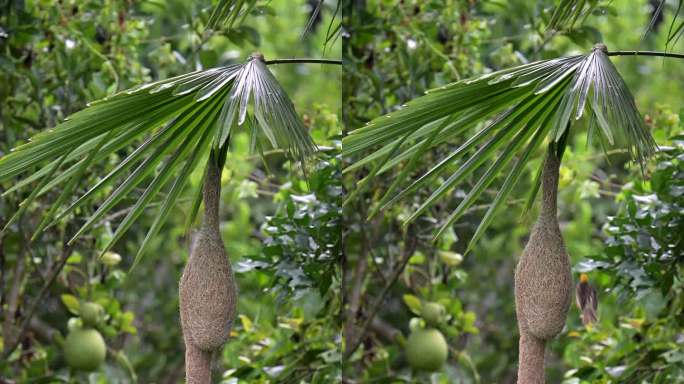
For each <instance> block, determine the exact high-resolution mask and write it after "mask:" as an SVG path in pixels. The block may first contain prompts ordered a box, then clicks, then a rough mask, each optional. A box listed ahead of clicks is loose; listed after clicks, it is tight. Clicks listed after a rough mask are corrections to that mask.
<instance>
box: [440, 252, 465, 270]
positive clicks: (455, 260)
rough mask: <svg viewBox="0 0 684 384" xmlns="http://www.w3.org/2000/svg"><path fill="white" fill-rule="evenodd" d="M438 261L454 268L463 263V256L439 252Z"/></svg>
mask: <svg viewBox="0 0 684 384" xmlns="http://www.w3.org/2000/svg"><path fill="white" fill-rule="evenodd" d="M439 259H440V260H442V263H444V264H446V265H447V266H449V267H455V266H457V265H459V264H461V262H463V255H461V254H460V253H456V252H450V251H439Z"/></svg>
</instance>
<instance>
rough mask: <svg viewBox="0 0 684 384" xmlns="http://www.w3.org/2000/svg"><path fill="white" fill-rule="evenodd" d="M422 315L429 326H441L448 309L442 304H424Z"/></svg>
mask: <svg viewBox="0 0 684 384" xmlns="http://www.w3.org/2000/svg"><path fill="white" fill-rule="evenodd" d="M420 315H421V316H422V317H423V319H424V320H425V322H426V323H428V324H429V325H433V326H434V325H439V324H441V323H442V321H444V318H445V317H446V309H444V306H443V305H442V304H440V303H424V304H423V305H422V308H421V311H420Z"/></svg>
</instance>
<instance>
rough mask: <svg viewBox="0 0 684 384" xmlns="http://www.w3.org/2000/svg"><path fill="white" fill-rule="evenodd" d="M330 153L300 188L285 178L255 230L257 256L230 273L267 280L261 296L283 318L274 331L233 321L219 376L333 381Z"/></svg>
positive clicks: (334, 204)
mask: <svg viewBox="0 0 684 384" xmlns="http://www.w3.org/2000/svg"><path fill="white" fill-rule="evenodd" d="M338 152H339V149H334V150H333V151H332V153H329V154H325V155H323V158H322V159H321V160H320V161H319V162H318V163H317V164H316V165H315V166H314V167H313V169H312V171H311V174H310V177H309V179H308V183H305V182H304V181H303V180H301V179H292V180H291V181H290V182H289V183H287V184H284V185H283V186H282V187H281V189H280V191H278V193H277V195H276V197H275V200H277V201H279V208H278V210H277V212H276V214H275V215H273V216H271V217H268V218H266V221H265V222H264V223H263V225H262V232H263V234H264V235H265V238H264V239H263V242H262V244H263V246H262V248H261V249H260V253H259V254H258V255H254V256H248V257H245V258H244V259H243V260H242V261H241V262H240V263H239V264H238V265H237V266H236V271H237V273H238V275H243V274H250V273H258V274H259V275H260V276H264V277H268V280H267V282H265V283H264V288H263V289H265V290H268V292H269V296H272V297H273V298H274V300H275V305H277V306H278V307H280V308H283V310H282V311H280V312H281V313H282V314H283V315H281V317H279V318H278V319H277V324H265V323H259V324H256V323H253V322H252V320H251V319H250V318H249V317H248V314H241V315H240V325H239V327H240V329H239V330H238V335H239V336H238V340H236V341H235V342H234V343H232V344H231V345H229V346H228V347H227V348H226V350H225V351H224V358H225V359H226V360H228V361H230V364H229V366H231V367H235V368H234V369H231V370H229V371H227V372H226V374H225V375H224V376H225V377H229V378H233V379H238V380H244V381H245V382H271V381H277V382H280V381H295V382H299V381H305V382H312V383H327V382H335V381H337V380H340V377H341V372H340V370H339V362H340V359H341V355H340V349H339V345H338V342H339V340H337V338H338V337H339V331H338V330H339V327H340V324H339V319H338V314H339V309H340V304H341V303H340V299H341V298H340V295H339V294H338V293H339V290H340V270H339V261H340V260H339V255H340V246H341V237H340V235H341V215H340V211H341V193H342V190H341V186H340V183H341V182H340V178H339V174H340V168H339V158H338V157H339V155H338V154H337V153H338ZM257 316H259V314H258V313H257ZM247 345H252V346H258V347H256V348H254V347H252V348H246V346H247ZM245 351H247V352H245ZM236 354H240V356H241V358H240V359H236V358H235V355H236ZM291 377H294V378H295V379H288V378H291Z"/></svg>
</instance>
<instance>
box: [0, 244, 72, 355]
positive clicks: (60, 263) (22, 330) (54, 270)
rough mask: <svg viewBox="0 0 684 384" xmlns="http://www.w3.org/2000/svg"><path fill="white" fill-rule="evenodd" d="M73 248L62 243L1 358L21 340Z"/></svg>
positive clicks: (8, 353) (9, 352) (10, 351)
mask: <svg viewBox="0 0 684 384" xmlns="http://www.w3.org/2000/svg"><path fill="white" fill-rule="evenodd" d="M72 249H73V246H70V245H64V246H63V248H62V254H61V255H60V259H59V260H58V261H57V264H56V265H54V266H53V267H52V270H51V271H50V274H49V275H48V279H47V281H46V282H45V284H43V287H42V288H41V289H40V292H39V293H38V296H37V297H36V298H35V300H33V303H31V307H30V308H29V309H28V311H27V312H26V314H25V315H24V320H23V321H22V323H21V326H20V327H19V333H18V334H17V335H16V337H15V338H13V339H12V342H11V343H10V344H8V345H7V347H6V348H5V350H4V351H3V353H2V359H6V358H7V357H8V356H9V355H10V354H11V353H12V351H14V350H15V349H16V348H17V346H18V345H19V342H21V339H22V338H23V337H24V334H25V333H26V330H27V329H28V327H29V325H30V324H31V318H32V317H33V315H34V314H35V312H36V310H37V309H38V305H39V304H40V303H41V302H42V301H43V299H44V298H45V295H46V294H47V292H48V290H49V289H50V286H52V283H54V281H55V279H56V278H57V276H58V275H59V273H60V272H61V271H62V268H64V264H66V261H67V259H68V258H69V256H70V255H71V250H72Z"/></svg>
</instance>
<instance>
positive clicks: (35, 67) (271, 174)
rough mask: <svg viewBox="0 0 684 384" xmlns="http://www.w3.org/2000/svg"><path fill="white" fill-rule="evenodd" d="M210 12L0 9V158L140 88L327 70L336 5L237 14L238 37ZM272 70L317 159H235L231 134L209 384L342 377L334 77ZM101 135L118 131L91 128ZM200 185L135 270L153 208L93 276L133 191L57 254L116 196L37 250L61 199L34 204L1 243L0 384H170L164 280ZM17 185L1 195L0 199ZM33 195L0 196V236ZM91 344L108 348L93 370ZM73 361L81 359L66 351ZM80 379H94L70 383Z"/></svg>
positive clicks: (266, 5) (244, 145)
mask: <svg viewBox="0 0 684 384" xmlns="http://www.w3.org/2000/svg"><path fill="white" fill-rule="evenodd" d="M219 3H221V4H223V3H226V2H211V1H202V2H195V1H166V2H161V1H142V2H128V1H105V2H101V1H27V2H13V1H10V2H3V3H1V4H0V7H1V8H2V11H1V13H0V50H1V51H2V55H1V56H0V67H2V75H1V76H2V81H1V83H2V84H1V85H0V100H1V104H2V108H0V117H1V118H0V157H2V156H4V155H6V154H7V153H9V151H10V148H13V147H16V146H18V145H21V144H22V143H25V142H26V140H27V139H28V138H29V137H31V136H33V135H34V134H35V133H37V132H40V131H45V130H47V129H49V128H51V127H54V126H55V125H57V124H58V123H59V122H61V121H63V120H64V119H65V118H66V117H67V116H69V115H70V114H72V113H74V112H76V111H79V110H81V109H83V108H84V107H86V104H87V103H89V102H92V101H95V100H98V99H102V98H104V97H107V96H111V95H113V94H115V93H117V92H120V91H122V90H125V89H128V88H131V87H133V86H135V85H138V84H143V83H149V82H152V81H156V80H163V79H167V78H170V77H173V76H177V75H180V74H183V73H187V72H191V71H194V70H199V69H207V68H212V67H217V66H224V65H229V64H235V63H242V62H244V61H245V60H247V58H248V57H249V56H250V55H251V54H252V53H253V52H255V51H258V52H261V53H262V54H263V55H264V56H265V58H266V59H267V60H269V59H281V58H293V57H300V58H303V57H314V58H339V52H340V41H339V39H335V38H334V36H335V34H334V31H335V26H336V25H337V24H339V18H338V17H337V16H334V15H335V9H336V6H335V4H329V3H327V2H326V3H327V4H325V5H323V6H322V7H321V8H320V9H318V11H316V4H309V2H306V1H302V2H297V3H296V6H293V4H291V3H290V2H285V1H247V2H240V3H241V4H242V5H243V7H244V8H243V12H242V13H240V14H239V17H238V18H237V19H236V20H235V21H233V22H232V23H231V22H225V23H217V24H216V26H215V27H214V29H213V30H209V29H207V28H206V26H207V24H208V22H209V19H210V15H211V13H212V10H213V9H214V8H215V7H216V6H217V5H218V4H219ZM316 12H318V13H317V14H318V16H316V17H312V16H315V13H316ZM229 21H230V20H229ZM331 37H333V38H331ZM269 69H270V70H271V71H273V73H274V74H275V76H276V78H277V80H278V82H279V83H280V84H281V85H282V87H283V88H284V89H285V90H286V92H287V93H288V95H289V97H290V98H291V100H292V101H293V103H294V106H295V108H296V110H297V112H298V114H299V116H300V117H301V118H302V119H303V121H304V125H305V127H306V129H307V130H308V131H309V133H310V134H311V136H312V137H313V139H314V141H315V142H316V144H318V145H319V146H321V147H322V148H323V150H322V151H321V153H320V154H319V155H317V156H315V157H314V158H313V159H311V160H309V163H308V164H307V165H306V166H305V167H304V168H302V167H301V166H300V165H298V164H297V163H296V162H293V161H289V160H288V158H286V157H285V156H284V155H283V153H282V151H279V150H275V151H265V152H263V154H260V153H259V151H256V152H250V148H251V147H252V145H251V143H250V135H249V132H248V131H246V130H245V131H242V132H239V131H238V133H237V134H233V136H232V137H231V148H230V152H229V154H228V158H227V161H226V166H225V170H224V172H223V178H222V187H223V188H222V189H223V193H222V198H221V211H220V220H221V223H220V224H221V227H220V228H221V234H222V237H223V239H224V241H225V243H226V248H227V253H228V255H230V257H231V260H232V263H233V268H234V270H235V273H236V277H237V283H238V285H239V287H240V293H241V294H240V300H239V306H238V318H237V319H236V321H235V324H234V326H233V331H232V337H231V342H230V343H229V344H228V345H227V346H226V347H225V349H224V350H223V351H221V353H219V354H218V357H217V358H216V363H215V367H214V370H215V374H214V377H215V378H217V380H222V382H226V383H233V382H238V380H239V381H240V382H272V381H282V380H284V378H287V379H288V380H294V381H298V380H305V381H308V382H330V381H333V380H335V378H336V377H339V375H340V372H339V364H338V363H337V362H339V360H340V352H339V351H340V345H339V343H336V338H337V335H338V334H339V332H338V330H339V328H340V325H339V320H338V318H337V316H336V315H337V313H338V312H339V308H340V300H339V296H338V295H337V294H336V292H339V283H340V280H339V273H340V269H339V260H338V255H339V247H340V236H339V233H340V230H339V224H340V215H339V212H338V211H339V209H340V208H339V207H340V201H339V200H340V198H341V194H342V193H341V187H340V184H339V181H338V180H339V177H337V174H338V173H339V160H338V159H337V158H336V157H337V155H336V153H337V152H338V150H339V143H338V141H337V138H336V135H338V134H339V131H340V125H339V122H338V117H337V116H338V114H339V113H340V107H341V100H340V98H339V93H340V82H339V78H340V77H339V75H340V68H339V67H338V66H325V65H318V64H282V65H276V66H271V67H269ZM113 117H115V118H127V116H106V117H104V118H113ZM143 139H144V137H141V138H139V139H137V140H138V141H136V142H134V144H135V145H139V144H140V143H141V142H142V140H143ZM134 148H135V147H134V146H124V147H122V148H120V149H118V150H117V151H116V152H115V153H112V154H111V155H109V156H108V157H107V158H106V159H105V161H104V162H100V163H99V164H97V165H96V166H94V167H90V168H88V169H87V170H86V171H85V173H84V174H82V175H81V177H80V178H79V180H78V182H77V183H76V185H75V188H74V192H73V196H68V198H69V199H75V198H77V197H78V196H80V195H82V194H83V193H85V192H86V191H87V190H88V189H89V188H90V186H92V185H94V184H95V182H96V181H97V180H98V179H99V178H101V177H102V176H103V175H105V174H106V172H109V171H110V170H111V169H113V168H114V167H115V166H116V165H118V164H119V163H120V162H121V161H122V160H123V159H124V158H125V157H126V156H128V155H129V154H130V153H131V152H132V151H133V149H134ZM37 169H40V168H39V167H36V170H37ZM203 169H204V167H198V168H197V169H196V170H195V171H194V172H193V173H192V174H191V175H190V179H189V180H190V187H189V188H187V189H186V190H185V192H184V193H181V195H180V197H179V198H178V200H177V201H176V202H175V204H174V206H173V209H172V210H171V213H170V215H169V217H168V220H167V221H166V222H165V224H163V226H162V228H161V229H160V231H159V232H158V234H157V235H156V236H154V237H153V238H152V239H151V241H150V242H149V246H148V248H147V252H146V254H145V257H144V258H142V259H141V261H140V263H139V264H137V265H136V266H135V268H134V269H131V266H132V264H133V261H134V258H135V256H136V253H137V251H138V249H139V247H140V245H141V244H142V243H143V240H144V238H145V236H146V233H147V231H148V230H149V228H150V227H151V226H152V225H153V222H154V221H155V218H156V217H157V215H158V211H159V208H160V206H161V205H162V203H163V201H164V197H165V196H166V193H168V190H164V191H163V193H162V194H161V195H160V196H159V197H158V198H157V199H155V200H153V201H152V202H151V203H150V204H147V205H146V207H145V211H144V213H143V214H142V215H141V216H140V218H139V219H138V220H137V221H136V222H135V223H133V225H132V226H131V227H130V229H129V231H128V232H126V233H125V234H124V235H123V237H122V238H121V239H120V240H119V241H117V242H116V243H115V245H114V247H113V248H112V249H111V251H110V252H107V253H105V254H104V255H103V256H102V257H101V258H100V253H101V251H102V250H103V249H104V247H106V245H107V244H108V243H109V241H110V240H111V238H112V236H113V234H114V232H115V231H116V229H117V227H118V225H119V223H120V222H121V220H122V219H123V218H124V216H126V215H127V213H128V212H129V211H130V209H131V206H132V205H133V204H134V203H135V202H136V200H137V199H138V198H139V196H141V194H142V189H141V190H135V191H133V193H132V195H131V196H128V197H127V198H125V199H124V200H123V201H122V202H121V203H120V204H118V205H117V206H115V207H114V209H113V210H112V211H111V212H109V214H108V215H106V216H105V217H104V218H103V219H101V220H98V221H97V222H96V223H95V225H94V226H93V228H92V230H90V231H87V232H85V233H84V235H83V236H82V237H81V238H79V239H78V240H77V241H76V242H74V243H73V245H67V244H66V241H67V240H69V239H70V238H71V236H73V235H74V233H75V232H76V231H77V230H78V228H79V227H81V226H82V225H83V223H84V222H85V220H86V219H87V218H88V217H89V216H90V215H91V214H92V213H93V212H94V211H95V209H97V208H98V203H99V202H102V201H103V200H104V199H105V198H107V197H108V196H109V195H110V194H111V193H112V192H113V190H114V189H113V187H112V186H109V187H107V188H104V189H103V190H101V191H99V192H98V193H97V195H96V196H93V199H92V200H91V203H89V204H85V205H83V206H82V207H80V208H79V209H78V210H77V211H76V212H74V214H73V215H68V216H67V217H66V218H65V219H64V220H61V221H59V222H58V223H57V224H56V225H54V226H51V227H48V228H47V229H46V230H45V231H44V232H42V233H39V234H38V235H37V236H35V238H34V239H31V237H32V234H33V233H34V231H35V230H36V228H37V226H38V224H39V223H40V222H41V218H42V215H44V214H45V213H46V212H47V211H49V210H50V209H51V207H52V205H53V203H54V202H55V201H56V199H57V198H58V196H59V195H60V192H61V189H60V188H55V189H54V190H51V191H50V192H48V193H45V194H44V195H43V196H38V197H37V198H36V199H35V200H33V202H32V203H31V204H30V206H27V207H26V209H25V212H24V214H23V215H22V216H21V217H20V218H19V219H18V220H16V221H15V222H13V223H11V224H10V225H8V226H7V228H6V231H4V232H3V233H2V235H0V269H1V271H2V279H1V280H0V292H2V314H1V316H0V317H1V318H2V332H1V335H2V336H1V337H0V350H2V352H1V353H3V355H2V358H0V379H1V380H0V381H4V380H10V382H77V383H81V382H98V383H128V382H134V381H137V382H144V383H147V382H159V383H162V382H163V383H176V382H182V381H183V377H184V371H183V349H184V348H183V341H182V336H181V330H180V322H179V318H178V279H179V277H180V274H181V271H182V268H183V266H184V265H185V262H186V259H187V257H188V248H189V246H190V239H191V236H192V231H193V229H192V228H193V227H195V225H196V223H198V222H199V218H198V219H196V220H194V221H193V220H192V217H193V215H192V212H193V211H194V210H193V200H194V197H195V193H193V191H197V190H198V188H199V187H200V185H201V181H202V172H203ZM304 170H306V174H304V173H303V171H304ZM158 171H159V170H157V172H158ZM21 176H23V177H25V176H26V175H25V174H24V175H21ZM153 176H154V175H151V176H149V180H151V179H152V177H153ZM19 179H20V178H19V177H17V178H15V179H13V180H9V181H7V182H3V183H2V185H0V192H6V191H7V190H8V189H10V188H11V187H13V186H14V185H16V183H17V181H18V180H19ZM38 185H39V182H37V181H34V182H33V183H30V184H28V185H27V186H25V187H23V188H19V189H18V191H15V192H13V193H7V194H5V195H3V197H2V199H0V226H2V227H5V225H6V224H7V223H8V220H9V219H10V217H12V215H13V214H14V213H15V212H16V211H17V207H18V206H19V203H20V202H21V201H22V200H24V199H26V198H27V197H29V195H30V193H31V191H32V189H33V188H41V187H40V186H38ZM115 186H116V185H115ZM70 201H73V200H67V201H66V202H67V203H68V202H70ZM302 250H306V252H303V251H302ZM90 303H97V304H99V305H100V306H101V308H102V309H101V310H102V313H101V314H97V313H98V312H99V309H96V310H95V311H93V310H92V309H93V307H92V306H91V305H90ZM93 313H95V315H93ZM93 328H94V329H96V330H97V331H96V332H97V333H99V334H100V335H101V336H102V337H103V338H104V341H105V343H106V348H107V353H106V358H105V360H104V364H102V365H99V364H98V363H99V360H100V359H99V357H100V356H99V354H100V349H99V348H101V345H99V346H98V341H97V336H96V335H95V333H93V331H92V329H93ZM81 329H83V330H81ZM67 335H69V336H70V337H67ZM83 335H85V336H83ZM77 336H79V337H77ZM80 336H83V337H80ZM79 339H80V340H81V342H76V341H79ZM74 340H76V341H74ZM93 341H94V342H93ZM74 343H75V344H80V345H81V346H82V347H84V349H82V350H78V348H73V344H74ZM85 346H87V347H85ZM65 352H66V353H65ZM79 354H80V355H79ZM79 356H80V357H79ZM83 359H86V360H88V359H89V360H88V361H83ZM76 360H81V364H79V363H78V362H75V361H76ZM76 368H80V369H76ZM86 368H87V369H86ZM91 368H94V371H93V372H92V373H89V372H85V371H84V370H90V369H91Z"/></svg>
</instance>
